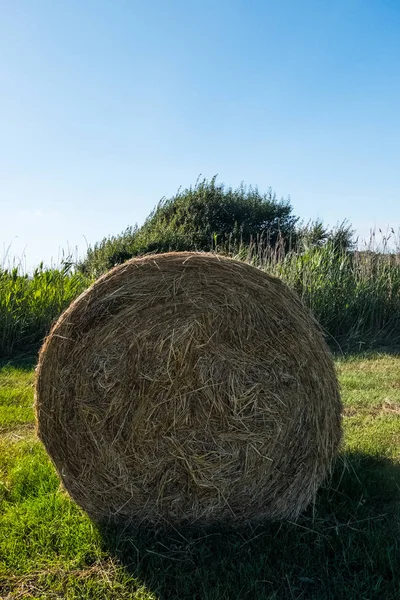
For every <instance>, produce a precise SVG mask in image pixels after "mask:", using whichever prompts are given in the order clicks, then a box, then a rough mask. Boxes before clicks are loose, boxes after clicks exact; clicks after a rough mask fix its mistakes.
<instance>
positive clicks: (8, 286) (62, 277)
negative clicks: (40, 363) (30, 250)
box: [0, 265, 89, 359]
mask: <svg viewBox="0 0 400 600" xmlns="http://www.w3.org/2000/svg"><path fill="white" fill-rule="evenodd" d="M88 284H89V280H88V279H87V278H86V277H85V276H84V275H82V274H81V273H77V272H72V271H71V269H70V266H69V265H65V266H63V267H62V268H60V269H45V268H43V266H40V267H38V268H37V269H36V270H35V271H34V273H33V274H32V275H28V274H21V273H20V271H19V269H18V268H13V269H6V270H0V359H8V358H11V357H15V356H18V355H21V356H22V355H25V354H28V353H31V352H33V351H35V350H37V348H38V346H39V345H40V343H41V341H42V340H43V338H44V336H45V335H46V333H47V331H48V330H49V328H50V325H51V323H52V321H53V320H54V319H55V318H57V317H58V316H59V315H60V313H61V312H62V311H63V310H64V309H65V308H66V307H67V306H68V305H69V304H70V302H71V301H72V300H73V299H74V298H76V297H77V296H78V295H79V294H80V293H81V292H82V291H83V290H84V289H85V288H86V287H87V286H88Z"/></svg>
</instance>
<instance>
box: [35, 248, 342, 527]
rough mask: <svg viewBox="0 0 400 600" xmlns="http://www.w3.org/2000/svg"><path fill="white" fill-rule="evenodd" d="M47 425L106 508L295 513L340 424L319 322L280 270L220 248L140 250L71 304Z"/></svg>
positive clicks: (57, 338)
mask: <svg viewBox="0 0 400 600" xmlns="http://www.w3.org/2000/svg"><path fill="white" fill-rule="evenodd" d="M36 413H37V424H38V434H39V437H40V439H41V440H42V441H43V443H44V445H45V446H46V448H47V451H48V453H49V455H50V457H51V458H52V460H53V462H54V464H55V466H56V468H57V470H58V473H59V475H60V477H61V479H62V481H63V483H64V486H65V488H66V489H67V490H68V492H69V493H70V495H71V496H72V497H73V498H74V500H75V501H76V502H77V503H78V504H79V505H80V506H81V507H83V508H84V510H85V511H86V512H87V513H88V514H89V515H90V517H92V518H93V519H94V520H95V521H97V522H103V521H110V520H114V519H115V520H117V519H118V520H119V519H121V520H122V521H123V522H125V521H128V522H130V523H139V522H146V523H151V524H160V523H172V524H180V523H199V524H201V525H204V524H212V523H215V522H236V523H240V522H245V521H248V520H251V519H254V518H260V517H261V518H267V519H278V518H295V517H296V516H298V515H299V513H300V512H301V511H303V509H304V508H305V507H306V506H307V505H308V504H309V503H310V502H311V501H312V500H313V499H314V498H315V494H316V490H317V488H318V486H319V485H320V484H321V482H322V480H323V479H324V477H325V476H326V474H327V472H328V471H329V467H330V465H331V461H332V458H333V456H334V455H335V452H336V450H337V448H338V444H339V442H340V439H341V419H340V414H341V402H340V397H339V391H338V384H337V380H336V376H335V370H334V365H333V361H332V358H331V356H330V354H329V351H328V349H327V346H326V344H325V342H324V339H323V337H322V335H321V332H320V331H319V328H318V326H317V325H316V323H315V322H314V320H313V319H312V318H311V317H310V315H309V313H308V311H307V310H306V309H305V308H304V307H303V305H302V304H301V303H300V301H299V300H298V299H297V297H296V296H295V295H294V294H293V293H292V292H291V291H290V290H289V289H288V288H287V286H286V285H284V284H283V283H282V282H281V281H279V280H278V279H276V278H273V277H271V276H269V275H267V274H266V273H263V272H261V271H260V270H258V269H256V268H254V267H252V266H250V265H248V264H244V263H240V262H236V261H234V260H230V259H227V258H221V257H217V256H214V255H210V254H199V253H170V254H164V255H157V256H154V255H153V256H147V257H144V258H138V259H133V260H131V261H129V262H127V263H125V264H123V265H120V266H118V267H116V268H115V269H113V270H112V271H110V272H109V273H107V274H106V275H104V276H103V277H102V278H100V279H99V280H98V281H97V282H96V283H95V284H94V285H93V286H92V287H91V288H90V289H88V290H87V291H86V292H85V293H83V294H82V295H81V296H80V297H79V298H78V299H77V300H76V301H75V302H74V303H73V304H72V305H71V306H70V307H69V308H68V310H66V311H65V312H64V314H63V315H62V316H61V317H60V319H59V320H58V322H57V323H56V324H55V325H54V327H53V329H52V331H51V333H50V335H49V337H48V338H47V340H46V342H45V344H44V346H43V348H42V350H41V353H40V359H39V366H38V373H37V383H36Z"/></svg>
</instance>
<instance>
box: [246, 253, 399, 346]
mask: <svg viewBox="0 0 400 600" xmlns="http://www.w3.org/2000/svg"><path fill="white" fill-rule="evenodd" d="M239 257H240V258H241V259H242V260H247V261H248V262H251V263H253V264H255V265H257V266H258V267H260V268H262V269H265V270H266V271H268V272H269V273H271V274H273V275H276V276H278V277H280V278H281V279H282V280H283V281H285V282H286V283H287V284H288V285H289V287H291V288H292V289H294V290H295V291H296V292H297V294H298V295H299V296H300V298H301V299H302V301H303V303H304V304H305V305H306V306H308V307H309V308H310V309H311V311H312V313H313V314H314V315H315V317H316V318H317V320H318V321H319V322H320V324H321V326H322V327H323V329H324V330H325V333H326V335H327V337H328V342H329V343H330V345H331V346H332V347H333V349H334V350H338V349H340V348H341V349H343V350H348V349H351V350H355V349H365V348H367V347H370V346H373V345H377V344H384V345H393V344H396V345H397V344H399V343H400V252H393V253H389V252H373V251H371V250H365V251H354V252H348V251H340V250H338V248H337V247H335V245H334V244H327V245H325V246H322V247H315V246H314V247H313V246H311V247H309V248H303V249H302V250H301V251H296V252H293V251H289V252H285V250H284V248H283V245H282V246H280V245H279V244H278V245H276V246H275V247H274V248H267V249H262V250H260V249H259V248H257V247H256V246H253V247H250V248H247V249H246V250H245V251H244V252H243V251H242V253H241V255H239Z"/></svg>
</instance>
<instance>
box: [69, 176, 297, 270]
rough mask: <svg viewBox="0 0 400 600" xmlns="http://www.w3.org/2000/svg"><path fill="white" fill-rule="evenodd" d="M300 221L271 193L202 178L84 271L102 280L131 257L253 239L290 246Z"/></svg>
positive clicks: (101, 251)
mask: <svg viewBox="0 0 400 600" xmlns="http://www.w3.org/2000/svg"><path fill="white" fill-rule="evenodd" d="M297 220H298V219H297V218H296V217H294V216H293V215H292V207H291V205H290V202H289V200H286V201H284V200H280V201H278V200H277V198H276V196H275V194H274V193H273V192H272V190H271V189H269V190H268V191H267V192H266V193H264V194H262V193H260V192H259V191H258V189H257V188H253V187H248V188H246V187H245V186H244V185H242V186H240V187H239V188H237V189H236V190H233V189H232V188H226V187H225V186H224V185H223V184H219V183H217V182H216V177H213V178H212V179H211V181H207V180H206V179H203V180H202V181H198V182H197V183H196V185H195V186H194V187H190V188H187V189H184V190H179V191H178V193H177V194H176V195H175V196H173V197H172V198H169V199H163V200H162V201H161V202H160V203H159V204H158V206H157V207H156V208H155V210H154V211H153V212H152V213H151V214H150V216H149V217H148V218H147V220H146V222H145V223H144V225H143V226H142V227H141V228H139V229H138V228H134V229H127V230H126V231H125V232H123V233H122V234H121V235H120V236H117V237H109V238H106V239H104V240H103V241H102V242H100V243H99V244H96V245H95V246H94V247H93V248H90V249H89V250H88V253H87V256H86V258H85V260H84V261H83V262H82V263H81V265H80V269H81V270H82V271H83V272H86V273H90V274H94V275H96V276H98V275H99V274H100V273H101V272H104V271H106V270H107V269H109V268H110V267H111V266H114V265H115V264H119V263H120V262H123V260H126V259H127V258H130V257H132V256H136V255H140V254H147V253H153V252H169V251H173V250H175V251H184V250H200V251H218V252H224V253H232V252H235V251H237V250H238V248H239V247H240V246H243V245H245V246H246V245H248V244H250V243H251V242H252V241H253V240H257V241H258V243H259V244H262V245H263V246H265V245H275V244H276V243H277V241H278V239H283V240H285V243H286V245H288V244H289V242H290V240H291V238H292V237H293V236H295V226H296V223H297Z"/></svg>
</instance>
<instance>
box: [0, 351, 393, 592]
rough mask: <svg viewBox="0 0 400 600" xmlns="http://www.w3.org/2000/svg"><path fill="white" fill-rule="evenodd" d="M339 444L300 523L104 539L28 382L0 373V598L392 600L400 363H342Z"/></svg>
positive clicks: (17, 374) (26, 377)
mask: <svg viewBox="0 0 400 600" xmlns="http://www.w3.org/2000/svg"><path fill="white" fill-rule="evenodd" d="M338 372H339V376H340V380H341V384H342V390H343V399H344V404H345V411H344V425H345V445H344V448H343V453H342V455H341V457H340V459H339V460H338V462H337V465H336V469H335V472H334V475H333V478H332V481H331V482H330V484H329V485H328V484H327V485H326V486H325V487H324V489H322V490H321V491H320V494H319V498H318V501H317V503H316V506H315V507H314V508H313V509H310V510H309V511H308V513H307V514H305V515H303V516H302V518H301V519H299V521H298V522H297V523H287V522H286V523H273V524H267V525H258V526H254V527H253V528H252V529H249V528H247V529H242V530H229V531H224V530H217V529H214V530H209V531H206V532H202V533H199V532H198V533H195V532H191V533H190V532H187V531H177V530H174V531H171V532H170V533H169V534H165V533H164V534H161V533H157V532H151V531H141V532H140V533H136V534H135V535H132V534H131V535H129V534H128V533H127V532H125V533H124V534H121V533H116V532H104V531H103V532H100V531H99V530H98V529H97V528H96V527H95V526H94V525H93V524H92V523H91V522H90V521H89V519H88V518H87V517H86V516H85V514H83V513H82V511H81V510H80V509H79V508H78V507H77V506H76V505H75V504H74V503H73V502H71V501H70V500H69V498H68V496H67V495H66V494H65V492H64V491H63V490H62V489H61V488H60V486H59V480H58V478H57V476H56V474H55V472H54V469H53V467H52V465H51V463H50V461H49V460H48V458H47V455H46V453H45V451H44V449H43V447H42V446H41V444H40V443H39V442H38V441H37V440H36V439H35V434H34V425H33V411H32V403H33V388H32V383H33V376H34V374H33V370H32V369H28V368H26V367H25V368H15V367H14V368H12V367H3V368H1V369H0V598H2V599H3V598H4V599H5V598H7V600H11V599H20V598H30V599H39V598H40V599H42V598H43V599H53V598H54V599H56V598H57V599H58V598H63V599H64V598H65V599H77V600H78V599H85V598H87V599H94V600H100V599H103V598H110V599H111V598H121V599H128V598H132V599H134V600H166V599H175V598H176V599H182V600H184V599H207V600H223V599H231V598H235V599H236V598H250V599H253V598H254V599H265V600H266V599H271V600H272V599H285V600H286V599H288V600H290V599H296V600H300V599H315V600H317V599H321V600H325V599H326V600H328V599H329V600H333V599H338V600H345V599H351V600H353V599H361V600H373V599H375V598H376V599H378V598H379V599H385V600H398V598H400V377H399V373H400V357H399V356H397V357H396V356H391V355H389V354H385V355H384V354H382V355H370V356H364V357H363V358H350V359H343V360H340V361H338Z"/></svg>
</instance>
